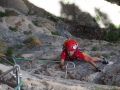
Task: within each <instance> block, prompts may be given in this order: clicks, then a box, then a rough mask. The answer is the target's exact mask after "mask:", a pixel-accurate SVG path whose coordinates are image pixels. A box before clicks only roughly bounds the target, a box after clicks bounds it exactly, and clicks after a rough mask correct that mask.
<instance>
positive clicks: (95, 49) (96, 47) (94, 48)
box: [91, 45, 99, 51]
mask: <svg viewBox="0 0 120 90" xmlns="http://www.w3.org/2000/svg"><path fill="white" fill-rule="evenodd" d="M98 49H99V48H98V46H97V45H96V46H93V47H92V50H91V51H97V50H98Z"/></svg>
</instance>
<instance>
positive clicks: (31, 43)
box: [23, 37, 41, 48]
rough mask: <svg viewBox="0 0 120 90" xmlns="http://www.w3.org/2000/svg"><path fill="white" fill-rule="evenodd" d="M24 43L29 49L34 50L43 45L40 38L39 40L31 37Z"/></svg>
mask: <svg viewBox="0 0 120 90" xmlns="http://www.w3.org/2000/svg"><path fill="white" fill-rule="evenodd" d="M23 43H24V44H26V45H27V46H28V47H29V48H33V47H35V46H36V45H40V44H41V42H40V40H39V38H37V37H29V38H27V39H26V40H24V41H23Z"/></svg>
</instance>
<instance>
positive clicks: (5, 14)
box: [0, 12, 9, 17]
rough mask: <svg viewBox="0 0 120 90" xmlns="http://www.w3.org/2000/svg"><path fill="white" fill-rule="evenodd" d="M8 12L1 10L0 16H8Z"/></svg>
mask: <svg viewBox="0 0 120 90" xmlns="http://www.w3.org/2000/svg"><path fill="white" fill-rule="evenodd" d="M8 15H9V14H8V13H4V12H0V17H4V16H8Z"/></svg>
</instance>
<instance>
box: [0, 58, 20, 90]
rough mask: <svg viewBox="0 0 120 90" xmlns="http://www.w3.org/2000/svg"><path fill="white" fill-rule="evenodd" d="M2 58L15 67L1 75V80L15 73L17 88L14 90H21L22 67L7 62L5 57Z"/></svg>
mask: <svg viewBox="0 0 120 90" xmlns="http://www.w3.org/2000/svg"><path fill="white" fill-rule="evenodd" d="M0 58H1V59H2V60H4V61H6V62H7V63H9V64H11V65H12V66H13V68H11V69H9V70H7V71H6V72H4V73H2V74H1V75H0V79H2V78H3V77H4V76H5V75H7V74H9V73H10V72H11V71H13V76H14V77H15V78H17V86H16V87H15V88H14V90H20V87H21V85H22V74H21V72H20V66H19V65H17V64H16V63H15V64H13V63H11V62H10V61H9V60H7V59H6V58H4V57H0ZM14 72H15V73H14Z"/></svg>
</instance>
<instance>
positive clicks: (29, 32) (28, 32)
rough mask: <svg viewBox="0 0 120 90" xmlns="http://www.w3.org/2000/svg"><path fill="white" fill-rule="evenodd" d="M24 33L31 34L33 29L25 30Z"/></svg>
mask: <svg viewBox="0 0 120 90" xmlns="http://www.w3.org/2000/svg"><path fill="white" fill-rule="evenodd" d="M24 34H26V35H29V34H32V32H31V31H24Z"/></svg>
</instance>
